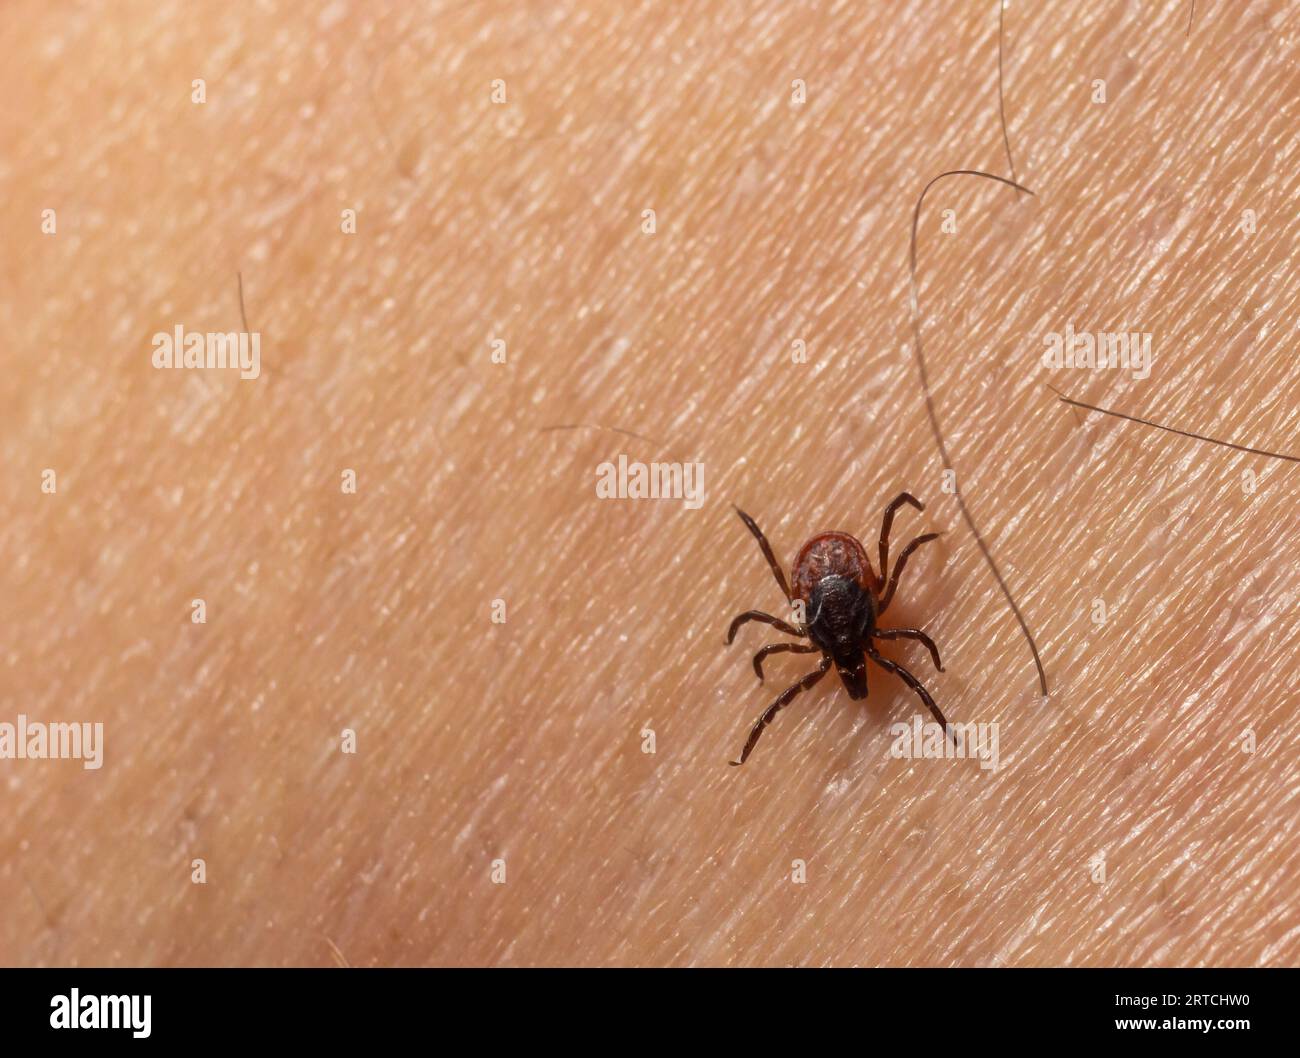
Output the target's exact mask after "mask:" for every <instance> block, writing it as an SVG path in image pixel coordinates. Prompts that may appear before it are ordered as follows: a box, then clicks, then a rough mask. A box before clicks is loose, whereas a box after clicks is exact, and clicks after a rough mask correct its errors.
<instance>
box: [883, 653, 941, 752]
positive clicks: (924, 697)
mask: <svg viewBox="0 0 1300 1058" xmlns="http://www.w3.org/2000/svg"><path fill="white" fill-rule="evenodd" d="M866 649H867V657H869V658H870V659H871V660H872V661H874V662H875V663H876V664H877V665H879V666H880V667H881V668H882V669H884V670H885V671H886V672H892V673H893V674H894V675H895V676H897V677H898V678H899V679H900V680H902V681H903V682H904V683H905V684H907V685H908V686H909V687H911V688H912V690H914V691H915V692H916V693H917V695H918V697H920V699H921V701H923V702H924V703H925V707H926V708H927V709H929V710H930V712H931V713H933V714H934V718H935V719H936V720H937V721H939V726H940V727H942V728H943V729H944V731H945V732H947V734H948V737H949V738H951V739H952V740H953V743H954V744H955V743H956V741H957V736H956V734H954V733H953V731H952V730H951V729H950V728H949V727H948V721H947V720H945V719H944V716H943V713H942V712H941V711H940V709H939V707H938V706H937V705H935V704H934V699H933V698H931V697H930V692H929V691H927V690H926V689H925V686H924V685H923V684H922V683H921V681H920V680H918V679H917V678H916V677H915V676H913V675H912V674H911V673H910V672H908V671H907V669H905V668H903V666H902V665H896V664H894V662H892V661H890V660H889V659H888V658H886V657H882V656H881V655H880V654H879V652H877V650H876V648H875V647H873V646H872V645H871V644H870V643H868V644H867V648H866Z"/></svg>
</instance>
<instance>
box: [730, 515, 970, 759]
mask: <svg viewBox="0 0 1300 1058" xmlns="http://www.w3.org/2000/svg"><path fill="white" fill-rule="evenodd" d="M904 503H909V504H911V505H912V506H913V507H915V508H916V509H917V510H918V511H923V510H925V506H924V505H923V504H922V503H921V502H920V501H919V500H918V499H916V498H915V497H914V496H911V495H910V494H908V493H906V492H903V493H900V494H899V495H898V496H897V497H896V498H895V499H894V501H893V502H892V503H891V504H890V505H889V506H888V507H886V508H885V517H884V520H883V522H882V523H881V526H880V575H879V576H877V575H876V571H875V570H874V569H872V568H871V560H870V559H868V558H867V552H866V551H865V550H864V549H863V547H862V545H861V544H860V543H858V541H857V540H856V539H854V538H853V537H852V536H850V535H849V534H848V533H820V534H818V535H817V536H814V537H813V538H812V539H811V540H809V541H808V542H807V543H806V544H804V545H803V547H801V548H800V549H799V554H798V556H797V557H796V558H795V560H794V569H793V571H792V579H793V581H794V589H793V591H792V590H791V588H790V585H789V584H787V583H786V579H785V573H784V572H783V571H782V570H781V567H780V566H779V565H777V561H776V557H775V556H774V555H773V554H772V546H771V545H770V544H769V543H768V542H767V537H765V536H764V535H763V532H762V530H761V529H759V527H758V526H757V525H756V524H755V523H754V519H753V518H751V517H750V516H749V515H747V514H746V513H745V512H744V511H742V510H741V509H740V508H739V507H737V508H736V513H737V514H738V515H740V520H741V521H742V522H744V523H745V525H746V526H747V527H748V529H749V531H750V532H751V533H753V534H754V538H755V539H756V540H757V541H758V546H759V547H760V548H762V550H763V556H764V557H765V558H766V559H767V564H768V565H769V566H770V567H771V569H772V574H773V576H775V577H776V582H777V584H779V585H780V586H781V591H782V592H783V593H784V594H785V597H786V601H787V602H789V603H790V605H791V606H795V605H796V604H802V608H803V621H802V622H801V624H800V625H799V626H797V627H796V626H795V625H792V624H789V623H787V622H786V621H783V620H781V619H780V618H779V617H773V616H772V615H771V614H766V613H762V612H761V611H759V610H749V611H747V612H746V613H742V614H740V615H738V616H737V617H736V618H735V620H733V621H732V622H731V628H730V629H729V630H728V631H727V642H728V643H729V644H730V643H731V641H732V640H733V639H735V638H736V629H738V628H739V627H740V626H741V625H742V624H744V623H745V622H746V621H761V622H762V623H764V624H770V625H772V626H773V627H774V628H776V629H778V630H779V631H782V632H785V633H786V634H787V635H792V636H799V637H801V638H804V639H808V640H810V641H811V642H810V643H808V644H804V643H773V644H770V645H769V646H765V647H763V648H762V649H761V650H760V651H759V652H758V653H757V654H755V655H754V672H755V673H757V674H758V678H759V680H760V681H761V680H762V679H763V659H764V658H765V657H767V656H768V655H769V654H780V653H792V654H815V653H817V652H818V651H820V652H821V655H822V661H821V665H820V666H819V667H818V668H817V669H815V670H814V671H812V672H810V673H808V675H806V676H804V677H803V678H802V679H800V680H799V681H798V682H796V683H794V684H792V685H791V686H789V687H787V688H786V689H785V690H784V691H783V692H782V693H781V695H780V696H779V697H778V698H777V699H776V701H775V702H773V703H772V704H771V705H770V706H768V708H767V709H766V710H765V711H764V713H763V715H762V716H760V717H759V718H758V721H757V722H756V723H755V724H754V727H753V730H752V731H750V733H749V740H748V741H747V742H746V743H745V748H744V750H743V752H742V753H741V754H740V760H733V761H732V762H731V763H732V764H733V765H740V764H744V763H745V761H746V760H747V759H748V757H749V754H750V753H751V752H752V751H753V749H754V745H755V743H757V742H758V737H759V735H761V734H762V733H763V729H764V728H765V727H767V725H768V724H770V723H771V722H772V718H773V717H774V716H776V714H777V713H778V712H780V711H781V709H783V708H784V707H785V706H786V704H788V703H789V702H790V700H791V699H792V698H794V697H795V695H797V694H798V693H799V692H800V691H804V690H807V689H808V688H809V687H811V686H812V685H813V684H815V683H816V682H817V681H818V680H820V679H821V678H822V677H823V676H825V675H826V673H827V672H828V671H829V670H830V667H831V666H832V665H834V666H835V667H836V668H837V669H838V670H839V673H840V679H841V680H843V681H844V687H845V689H846V690H847V691H848V692H849V697H850V698H853V699H861V698H865V697H866V696H867V659H868V658H870V659H871V660H872V661H874V662H875V663H876V664H877V665H879V666H880V667H881V668H882V669H884V670H885V671H887V672H892V673H893V674H894V675H896V676H898V677H899V678H900V679H901V680H902V681H903V682H904V683H906V684H907V685H908V686H909V687H911V688H912V690H914V691H915V692H916V693H917V695H918V696H919V697H920V699H921V701H923V702H924V703H925V705H926V707H927V708H928V709H929V710H930V712H931V713H933V714H934V718H935V719H936V720H937V721H938V722H939V724H940V725H941V726H942V727H943V728H944V729H945V730H947V727H948V722H947V721H946V720H945V719H944V717H943V713H942V712H940V711H939V707H938V706H937V705H935V704H934V699H933V698H931V697H930V692H929V691H927V690H926V689H925V687H923V686H922V685H921V681H920V680H918V679H917V678H916V677H915V676H913V675H912V674H911V673H910V672H908V671H907V669H905V668H903V667H902V666H901V665H898V664H895V663H894V662H892V661H890V660H889V659H888V658H886V657H883V656H881V654H880V653H879V652H878V651H877V650H876V647H875V644H874V642H873V640H876V639H915V640H917V641H919V642H921V643H923V644H924V645H925V646H926V648H927V649H928V650H929V651H930V657H931V659H933V661H934V667H935V668H936V669H938V670H939V671H940V672H942V671H943V665H942V664H941V663H940V661H939V650H938V648H937V647H936V646H935V645H934V641H933V640H932V639H931V638H930V637H929V636H927V635H926V634H925V633H924V632H922V631H921V630H920V629H916V628H878V627H877V626H876V621H877V620H878V619H879V617H880V615H881V614H883V613H884V612H885V609H886V608H887V607H888V606H889V603H890V601H891V600H892V599H893V598H894V591H895V589H896V588H897V587H898V578H899V577H900V576H901V575H902V573H903V568H904V567H905V566H906V565H907V560H908V558H909V557H910V556H911V554H912V552H913V551H915V550H916V549H917V548H918V547H920V546H921V545H922V544H924V543H928V542H929V541H931V540H934V539H936V538H937V537H938V536H939V534H938V533H926V534H925V535H924V536H918V537H917V538H916V539H915V540H913V541H912V542H911V543H909V544H908V545H907V546H906V547H905V548H903V553H902V554H901V555H899V556H898V562H897V563H896V564H895V566H894V570H893V574H892V575H889V573H888V568H889V531H890V528H891V527H892V526H893V522H894V512H895V511H896V510H898V508H899V507H901V506H902V505H903V504H904ZM887 576H888V583H886V579H885V578H886V577H887Z"/></svg>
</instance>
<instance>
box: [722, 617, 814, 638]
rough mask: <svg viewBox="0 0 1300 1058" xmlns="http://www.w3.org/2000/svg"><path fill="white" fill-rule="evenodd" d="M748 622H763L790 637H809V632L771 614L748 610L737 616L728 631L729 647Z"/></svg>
mask: <svg viewBox="0 0 1300 1058" xmlns="http://www.w3.org/2000/svg"><path fill="white" fill-rule="evenodd" d="M746 621H761V622H762V623H763V624H765V625H771V626H772V627H773V628H775V629H777V630H778V631H781V632H784V633H785V634H786V635H788V636H799V637H800V638H803V639H806V638H807V637H808V633H807V632H801V631H800V630H799V629H797V628H795V626H794V625H792V624H789V623H787V622H786V621H782V620H781V618H779V617H773V616H772V615H771V614H770V613H763V611H762V610H746V611H745V612H744V613H742V614H737V615H736V616H735V617H734V618H733V619H732V621H731V627H730V628H728V629H727V645H728V646H730V645H731V641H732V640H733V639H735V638H736V629H737V628H739V627H740V626H741V625H743V624H744V623H745V622H746Z"/></svg>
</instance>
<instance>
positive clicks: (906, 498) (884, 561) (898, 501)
mask: <svg viewBox="0 0 1300 1058" xmlns="http://www.w3.org/2000/svg"><path fill="white" fill-rule="evenodd" d="M905 503H910V504H911V505H912V506H913V507H915V508H916V509H917V510H918V511H923V510H925V504H924V503H922V502H921V501H920V500H918V499H917V498H916V497H915V496H913V495H912V494H911V493H910V492H900V493H899V494H898V495H897V496H895V497H894V499H893V501H892V502H891V503H890V504H889V506H888V507H886V508H885V518H884V520H883V521H882V522H881V523H880V584H884V583H885V578H886V577H888V576H889V531H890V530H891V529H893V527H894V512H895V511H896V510H898V508H899V507H901V506H903V504H905ZM877 587H879V585H877Z"/></svg>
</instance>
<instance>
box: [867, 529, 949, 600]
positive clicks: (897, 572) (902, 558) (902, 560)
mask: <svg viewBox="0 0 1300 1058" xmlns="http://www.w3.org/2000/svg"><path fill="white" fill-rule="evenodd" d="M939 536H940V534H939V533H926V534H925V535H924V536H918V537H917V538H916V539H915V540H913V541H912V542H911V543H910V544H908V545H907V546H906V547H905V548H903V553H902V554H901V555H899V556H898V561H897V562H896V563H895V564H894V572H893V575H892V576H891V577H890V578H889V587H888V588H886V589H885V594H884V596H883V598H881V600H880V609H879V610H877V611H876V613H877V614H878V615H879V614H882V613H884V612H885V607H886V606H888V605H889V600H890V599H892V598H893V597H894V589H895V588H897V587H898V578H899V577H901V576H902V575H903V569H904V568H905V567H906V566H907V560H908V559H909V558H910V557H911V555H912V552H913V551H915V550H916V549H917V548H918V547H920V546H921V545H922V544H928V543H929V542H930V541H931V540H938V539H939Z"/></svg>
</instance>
